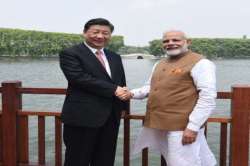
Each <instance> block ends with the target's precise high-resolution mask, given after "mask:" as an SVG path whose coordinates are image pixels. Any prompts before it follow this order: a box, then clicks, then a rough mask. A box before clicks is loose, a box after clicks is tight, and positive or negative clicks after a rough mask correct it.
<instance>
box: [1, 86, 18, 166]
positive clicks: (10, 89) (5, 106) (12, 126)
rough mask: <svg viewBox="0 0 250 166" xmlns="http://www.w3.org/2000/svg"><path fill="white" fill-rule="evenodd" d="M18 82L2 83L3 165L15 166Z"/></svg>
mask: <svg viewBox="0 0 250 166" xmlns="http://www.w3.org/2000/svg"><path fill="white" fill-rule="evenodd" d="M20 86H21V82H20V81H9V82H3V83H2V133H3V134H2V141H3V165H4V166H16V165H17V134H16V133H17V111H18V110H19V107H20V104H21V103H20V94H18V91H17V88H18V87H20Z"/></svg>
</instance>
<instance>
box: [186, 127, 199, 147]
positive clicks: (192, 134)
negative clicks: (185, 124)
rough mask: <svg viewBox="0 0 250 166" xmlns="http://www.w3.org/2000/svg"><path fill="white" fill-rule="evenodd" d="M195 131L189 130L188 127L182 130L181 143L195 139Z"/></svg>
mask: <svg viewBox="0 0 250 166" xmlns="http://www.w3.org/2000/svg"><path fill="white" fill-rule="evenodd" d="M197 134H198V133H197V132H196V131H193V130H190V129H188V128H186V129H185V130H184V131H183V136H182V145H187V144H191V143H193V142H194V141H195V140H196V137H197Z"/></svg>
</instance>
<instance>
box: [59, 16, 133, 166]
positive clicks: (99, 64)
mask: <svg viewBox="0 0 250 166" xmlns="http://www.w3.org/2000/svg"><path fill="white" fill-rule="evenodd" d="M113 30H114V26H113V25H112V24H111V23H110V22H109V21H108V20H106V19H103V18H97V19H92V20H89V21H88V22H87V23H86V24H85V26H84V31H83V36H84V38H85V41H84V43H81V44H78V45H75V46H73V47H71V48H68V49H65V50H63V51H62V52H61V53H60V54H59V57H60V67H61V69H62V71H63V73H64V75H65V77H66V79H67V80H68V89H67V95H66V98H65V101H64V105H63V109H62V116H61V118H62V122H63V123H64V126H63V129H64V130H63V139H64V143H65V146H66V152H65V163H64V166H113V165H114V159H115V151H116V142H117V135H118V130H119V124H120V117H121V111H122V110H127V109H128V102H126V101H124V100H125V99H126V98H127V96H126V95H127V94H126V88H125V86H126V83H125V74H124V69H123V65H122V61H121V57H120V55H118V54H116V53H114V52H111V51H108V50H107V49H105V48H104V47H105V46H106V45H107V43H108V42H109V40H110V38H111V33H112V32H113Z"/></svg>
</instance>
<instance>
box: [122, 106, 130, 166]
mask: <svg viewBox="0 0 250 166" xmlns="http://www.w3.org/2000/svg"><path fill="white" fill-rule="evenodd" d="M128 109H129V110H126V111H125V113H124V136H123V139H124V140H123V166H129V165H130V162H129V161H130V118H129V117H128V115H130V104H129V108H128Z"/></svg>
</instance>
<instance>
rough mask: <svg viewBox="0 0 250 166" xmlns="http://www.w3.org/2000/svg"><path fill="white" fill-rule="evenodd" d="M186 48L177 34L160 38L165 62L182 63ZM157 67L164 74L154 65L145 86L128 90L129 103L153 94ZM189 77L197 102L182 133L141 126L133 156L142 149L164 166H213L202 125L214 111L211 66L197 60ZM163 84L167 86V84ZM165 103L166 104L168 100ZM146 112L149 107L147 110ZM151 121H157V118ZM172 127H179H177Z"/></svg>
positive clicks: (214, 97) (208, 63) (185, 43)
mask: <svg viewBox="0 0 250 166" xmlns="http://www.w3.org/2000/svg"><path fill="white" fill-rule="evenodd" d="M189 45H190V40H189V39H187V38H186V36H185V34H184V33H183V32H181V31H168V32H166V33H164V35H163V48H164V50H165V52H166V54H167V55H168V59H169V60H171V59H172V60H175V59H177V60H178V59H184V58H182V57H181V56H185V55H186V54H187V53H188V52H189V49H188V46H189ZM180 57H181V58H180ZM186 59H187V58H186ZM196 59H197V58H196ZM162 61H164V60H162ZM170 62H171V61H170ZM166 64H171V63H166ZM160 65H162V66H163V71H164V70H165V68H164V62H160V63H158V64H156V65H155V66H154V67H153V70H152V74H151V76H150V78H149V80H148V81H147V82H146V84H145V85H144V86H143V87H141V88H138V89H133V90H131V94H132V96H133V99H144V98H146V97H148V96H149V95H150V93H153V90H152V89H151V88H152V77H153V78H154V82H157V81H156V78H157V79H158V77H154V74H156V73H157V71H155V70H156V69H157V70H159V68H160V67H159V66H160ZM183 66H184V67H183V68H185V67H186V66H187V65H183ZM183 70H184V69H183ZM172 72H173V73H174V74H179V73H181V72H182V67H180V68H177V69H175V70H173V71H172ZM158 73H159V72H158ZM189 74H190V76H191V78H192V81H193V84H194V87H195V90H196V91H197V100H195V101H196V102H195V105H194V106H193V107H192V110H191V111H190V113H189V114H188V117H187V122H186V126H185V127H184V129H183V130H182V129H181V130H179V129H177V130H174V131H173V130H167V129H165V128H164V127H161V124H156V125H146V126H145V125H144V127H143V129H142V130H141V132H140V134H139V135H138V137H137V139H136V142H135V145H134V148H133V153H134V154H135V153H139V152H141V150H142V149H143V148H145V147H149V148H151V149H154V150H155V151H158V152H160V153H161V154H162V155H163V156H164V158H165V160H166V162H167V165H168V166H214V165H216V160H215V157H214V155H213V154H212V152H211V151H210V149H209V147H208V145H207V142H206V139H205V136H204V124H205V122H206V121H207V119H208V117H209V115H210V114H211V112H212V110H213V109H214V108H215V99H216V76H215V66H214V64H213V63H212V62H211V61H209V60H207V59H205V58H202V57H201V58H200V59H199V58H198V59H197V60H196V61H195V62H194V65H192V66H191V68H190V71H189ZM159 81H160V79H159ZM155 84H156V83H155ZM166 84H168V82H167V83H166ZM169 84H171V82H169ZM161 86H162V85H161ZM161 86H160V87H161ZM180 86H181V85H180ZM154 87H155V86H154ZM155 89H156V88H155ZM156 90H157V89H156ZM158 91H161V89H158ZM158 94H159V93H158ZM177 95H178V94H177ZM155 98H157V96H156V97H155ZM165 100H166V102H167V100H168V98H166V99H165ZM156 101H157V99H156ZM159 102H162V101H159ZM148 104H150V103H148ZM159 104H160V103H159ZM175 104H176V103H175ZM147 108H149V107H148V106H147ZM154 108H155V107H152V110H151V111H152V112H153V111H154ZM147 112H148V110H147ZM170 113H171V111H170ZM169 115H171V114H169ZM146 117H147V116H146ZM154 120H156V121H157V116H156V118H154ZM176 123H178V122H176ZM173 125H175V126H179V125H178V124H173ZM148 126H150V127H148ZM151 126H153V127H151ZM155 126H156V127H155ZM167 128H168V127H167Z"/></svg>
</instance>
